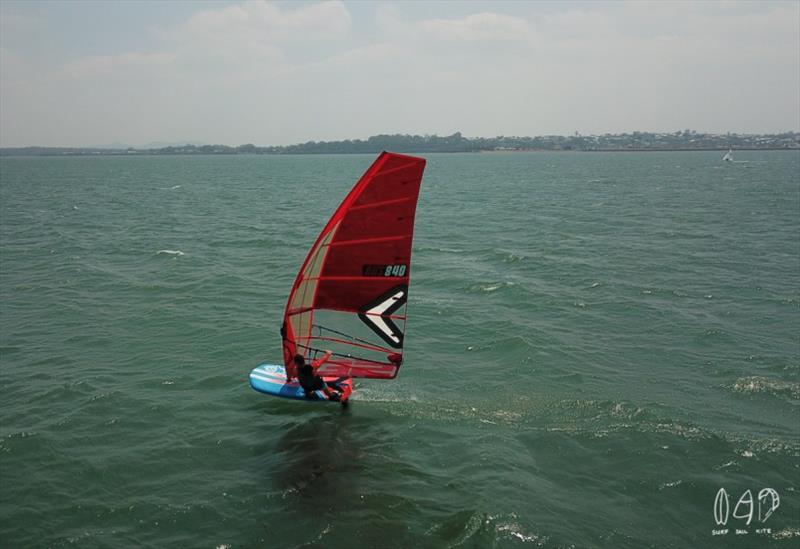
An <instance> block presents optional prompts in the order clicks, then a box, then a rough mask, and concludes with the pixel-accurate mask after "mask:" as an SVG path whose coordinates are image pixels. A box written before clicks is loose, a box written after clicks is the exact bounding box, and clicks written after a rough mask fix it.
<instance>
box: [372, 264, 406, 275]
mask: <svg viewBox="0 0 800 549" xmlns="http://www.w3.org/2000/svg"><path fill="white" fill-rule="evenodd" d="M407 270H408V266H407V265H405V264H404V263H400V264H397V265H364V267H363V268H362V270H361V271H362V274H363V275H364V276H405V275H406V271H407Z"/></svg>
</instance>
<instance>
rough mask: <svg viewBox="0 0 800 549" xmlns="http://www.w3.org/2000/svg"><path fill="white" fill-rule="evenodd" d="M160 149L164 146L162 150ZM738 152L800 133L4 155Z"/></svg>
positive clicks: (18, 150) (777, 145)
mask: <svg viewBox="0 0 800 549" xmlns="http://www.w3.org/2000/svg"><path fill="white" fill-rule="evenodd" d="M162 145H163V146H162ZM729 148H732V149H737V150H742V149H754V150H755V149H800V133H798V132H786V133H779V134H737V133H727V134H709V133H697V132H695V131H693V130H684V131H679V132H673V133H650V132H633V133H622V134H608V133H607V134H603V135H580V134H578V133H575V135H569V136H564V135H542V136H537V137H516V136H503V135H501V136H497V137H464V136H463V135H461V133H460V132H456V133H454V134H453V135H447V136H438V135H404V134H393V135H373V136H372V137H369V138H368V139H347V140H344V141H308V142H306V143H300V144H297V145H286V146H268V147H260V146H256V145H253V144H251V143H248V144H246V145H239V146H236V147H232V146H229V145H202V144H197V143H179V144H164V143H159V142H154V143H148V144H147V145H143V146H141V147H136V148H133V147H125V148H122V147H120V148H104V147H86V148H81V147H78V148H75V147H6V148H2V149H0V155H4V156H12V155H17V156H73V155H87V156H92V155H131V154H147V155H162V154H182V155H193V154H359V153H372V154H374V153H378V152H380V151H394V152H407V153H432V152H440V153H446V152H486V151H585V152H588V151H697V150H727V149H729Z"/></svg>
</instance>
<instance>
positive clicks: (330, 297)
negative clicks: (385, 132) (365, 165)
mask: <svg viewBox="0 0 800 549" xmlns="http://www.w3.org/2000/svg"><path fill="white" fill-rule="evenodd" d="M424 169H425V159H423V158H416V157H413V156H406V155H401V154H394V153H388V152H383V153H381V154H380V156H378V159H377V160H375V162H374V163H373V164H372V166H370V168H369V169H368V170H367V171H366V172H365V173H364V175H363V176H362V177H361V179H359V181H358V182H357V183H356V185H355V186H354V187H353V189H352V190H351V191H350V193H349V194H348V195H347V197H345V199H344V201H342V203H341V205H340V206H339V208H338V209H337V210H336V212H334V214H333V216H332V217H331V219H330V220H329V221H328V223H327V224H326V225H325V228H324V229H322V232H321V233H320V235H319V237H317V240H316V242H315V243H314V246H312V247H311V250H310V251H309V253H308V256H307V257H306V259H305V261H304V262H303V266H302V267H301V268H300V272H299V273H298V274H297V278H296V279H295V281H294V285H293V286H292V291H291V293H290V294H289V299H288V301H287V303H286V312H285V314H284V346H283V352H284V363H285V364H286V365H287V370H289V369H290V367H291V366H290V361H291V358H292V357H293V356H294V355H295V354H296V353H297V354H302V355H304V356H305V357H306V359H313V358H314V357H315V356H317V355H318V354H319V353H321V352H322V351H323V350H326V349H330V350H332V351H333V355H332V357H331V358H330V359H329V360H328V361H327V362H326V363H324V364H323V366H321V368H320V373H321V374H323V375H325V376H334V375H341V376H350V377H368V378H393V377H395V376H396V375H397V371H398V369H399V367H400V364H401V362H402V357H403V339H404V334H405V324H406V304H407V300H408V283H409V276H410V274H411V241H412V238H413V235H414V214H415V212H416V209H417V197H418V196H419V187H420V183H421V182H422V172H423V170H424Z"/></svg>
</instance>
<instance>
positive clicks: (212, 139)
mask: <svg viewBox="0 0 800 549" xmlns="http://www.w3.org/2000/svg"><path fill="white" fill-rule="evenodd" d="M684 129H694V130H697V131H701V132H711V133H725V132H737V133H773V132H782V131H800V1H798V0H789V1H777V2H753V3H750V2H740V1H733V2H725V1H716V2H677V1H671V2H667V1H662V2H645V1H634V2H580V1H575V2H549V1H540V2H523V1H518V2H503V1H495V2H480V1H473V2H458V1H455V0H453V1H447V2H411V1H402V2H378V1H370V2H367V1H361V2H341V1H338V0H333V1H325V2H314V1H311V2H264V1H260V0H253V1H245V2H241V1H211V0H209V1H193V0H183V1H176V0H173V1H171V2H154V1H147V0H145V1H114V2H111V1H107V2H100V1H89V2H82V1H71V2H66V1H60V2H51V1H38V2H30V1H22V2H20V1H15V0H0V146H3V147H15V146H30V145H40V146H96V145H110V144H125V145H133V146H141V145H143V144H148V143H154V142H160V143H182V142H198V143H207V144H215V143H221V144H226V145H240V144H245V143H253V144H255V145H261V146H266V145H286V144H291V143H299V142H305V141H310V140H314V141H330V140H339V139H364V138H366V137H369V136H370V135H376V134H381V133H390V134H394V133H408V134H438V135H449V134H452V133H454V132H457V131H460V132H461V133H462V134H463V135H465V136H468V137H477V136H483V137H492V136H497V135H520V136H524V135H529V136H535V135H551V134H560V135H564V134H572V133H574V132H576V131H577V132H580V133H581V134H584V135H586V134H602V133H621V132H632V131H657V132H660V131H664V132H674V131H679V130H684Z"/></svg>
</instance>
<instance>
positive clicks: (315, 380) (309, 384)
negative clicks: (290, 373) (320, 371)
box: [297, 364, 325, 396]
mask: <svg viewBox="0 0 800 549" xmlns="http://www.w3.org/2000/svg"><path fill="white" fill-rule="evenodd" d="M297 379H298V381H300V385H301V386H302V387H303V390H305V392H306V396H311V393H313V392H314V391H321V390H322V389H323V388H324V387H325V382H324V381H322V378H321V377H320V376H318V375H317V374H315V373H314V367H313V366H311V364H303V365H302V366H300V368H298V371H297Z"/></svg>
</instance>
